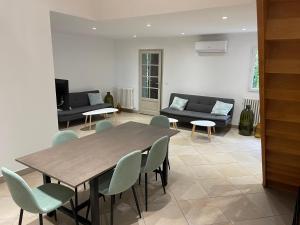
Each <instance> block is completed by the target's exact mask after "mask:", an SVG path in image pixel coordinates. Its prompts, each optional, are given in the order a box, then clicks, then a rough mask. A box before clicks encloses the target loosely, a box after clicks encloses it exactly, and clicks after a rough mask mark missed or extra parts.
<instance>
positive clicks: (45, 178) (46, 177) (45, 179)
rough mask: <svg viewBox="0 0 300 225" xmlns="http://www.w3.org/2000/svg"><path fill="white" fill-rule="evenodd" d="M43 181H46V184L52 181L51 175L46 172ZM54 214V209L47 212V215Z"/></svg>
mask: <svg viewBox="0 0 300 225" xmlns="http://www.w3.org/2000/svg"><path fill="white" fill-rule="evenodd" d="M43 182H44V184H48V183H51V177H49V176H47V175H46V174H43ZM54 214H55V212H54V211H52V212H49V213H47V216H49V217H52V216H54Z"/></svg>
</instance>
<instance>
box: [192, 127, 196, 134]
mask: <svg viewBox="0 0 300 225" xmlns="http://www.w3.org/2000/svg"><path fill="white" fill-rule="evenodd" d="M195 130H196V125H193V128H192V137H193V136H194V133H195Z"/></svg>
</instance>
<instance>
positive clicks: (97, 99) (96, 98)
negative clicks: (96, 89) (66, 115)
mask: <svg viewBox="0 0 300 225" xmlns="http://www.w3.org/2000/svg"><path fill="white" fill-rule="evenodd" d="M88 96H89V100H90V105H98V104H103V103H104V102H103V99H102V96H101V94H100V93H88Z"/></svg>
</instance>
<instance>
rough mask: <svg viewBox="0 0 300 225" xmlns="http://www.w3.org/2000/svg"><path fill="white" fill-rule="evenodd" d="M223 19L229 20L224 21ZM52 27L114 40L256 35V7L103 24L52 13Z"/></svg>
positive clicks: (60, 30)
mask: <svg viewBox="0 0 300 225" xmlns="http://www.w3.org/2000/svg"><path fill="white" fill-rule="evenodd" d="M223 16H227V17H228V19H226V20H223V19H222V17H223ZM147 24H151V27H147V26H146V25H147ZM93 27H95V28H96V30H94V29H92V28H93ZM51 28H52V32H60V33H72V34H83V35H99V36H104V37H109V38H115V39H120V38H133V36H134V35H136V37H137V38H145V37H174V36H190V35H201V34H220V33H239V32H255V31H256V30H257V25H256V5H255V4H254V3H251V4H244V5H237V6H231V7H218V8H209V9H201V10H194V11H186V12H179V13H168V14H162V15H153V16H142V17H134V18H126V19H114V20H102V21H93V20H87V19H83V18H79V17H74V16H69V15H66V14H61V13H56V12H51ZM243 28H244V29H243ZM245 29H246V30H245ZM182 33H184V35H183V34H182Z"/></svg>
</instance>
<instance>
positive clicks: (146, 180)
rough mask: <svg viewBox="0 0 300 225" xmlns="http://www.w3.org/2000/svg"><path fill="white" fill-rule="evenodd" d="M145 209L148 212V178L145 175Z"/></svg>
mask: <svg viewBox="0 0 300 225" xmlns="http://www.w3.org/2000/svg"><path fill="white" fill-rule="evenodd" d="M145 208H146V211H147V210H148V176H147V173H145Z"/></svg>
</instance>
